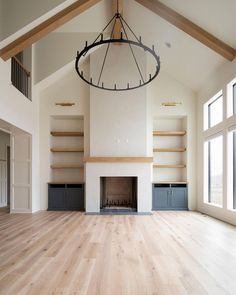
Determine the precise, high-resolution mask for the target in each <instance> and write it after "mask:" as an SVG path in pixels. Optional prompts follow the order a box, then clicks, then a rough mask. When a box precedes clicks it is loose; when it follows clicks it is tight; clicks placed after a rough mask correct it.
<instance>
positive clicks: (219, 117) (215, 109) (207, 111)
mask: <svg viewBox="0 0 236 295" xmlns="http://www.w3.org/2000/svg"><path fill="white" fill-rule="evenodd" d="M222 121H223V94H222V91H220V92H219V93H217V94H216V95H215V96H214V97H213V98H212V99H210V100H209V101H208V102H207V103H206V104H205V105H204V127H205V128H204V129H205V130H206V129H208V128H211V127H213V126H215V125H217V124H218V123H220V122H222Z"/></svg>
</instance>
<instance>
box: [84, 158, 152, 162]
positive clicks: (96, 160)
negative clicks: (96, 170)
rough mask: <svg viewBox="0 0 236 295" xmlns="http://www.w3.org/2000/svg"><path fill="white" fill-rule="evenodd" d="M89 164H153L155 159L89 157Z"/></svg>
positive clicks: (87, 160) (85, 160)
mask: <svg viewBox="0 0 236 295" xmlns="http://www.w3.org/2000/svg"><path fill="white" fill-rule="evenodd" d="M84 162H88V163H152V162H153V157H88V158H85V159H84Z"/></svg>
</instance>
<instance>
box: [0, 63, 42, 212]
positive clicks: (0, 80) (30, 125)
mask: <svg viewBox="0 0 236 295" xmlns="http://www.w3.org/2000/svg"><path fill="white" fill-rule="evenodd" d="M0 119H1V120H3V121H5V122H7V123H8V124H9V125H10V126H11V127H10V129H11V130H13V131H11V132H13V133H12V134H14V130H15V128H18V129H21V130H22V131H24V132H26V133H28V134H30V135H31V136H32V145H33V146H34V151H33V153H32V165H33V169H32V171H33V172H32V171H31V173H33V175H32V183H33V184H35V185H34V189H33V190H32V195H33V199H34V200H35V201H36V200H37V201H36V203H35V202H34V201H33V202H32V208H31V209H32V210H33V211H37V210H39V207H38V205H37V204H38V200H39V190H38V187H37V178H38V158H37V155H38V146H39V145H38V129H37V128H38V107H37V98H36V97H35V98H34V99H33V100H32V101H30V100H28V99H27V98H26V97H25V96H24V95H23V94H22V93H21V92H20V91H18V90H17V89H16V88H15V87H14V86H13V85H12V83H11V60H8V61H7V62H4V61H2V60H0ZM27 212H28V211H27Z"/></svg>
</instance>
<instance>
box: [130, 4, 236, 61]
mask: <svg viewBox="0 0 236 295" xmlns="http://www.w3.org/2000/svg"><path fill="white" fill-rule="evenodd" d="M135 1H136V2H138V3H139V4H141V5H143V6H144V7H146V8H147V9H149V10H151V11H152V12H154V13H156V14H157V15H159V16H160V17H162V18H163V19H165V20H166V21H168V22H169V23H171V24H172V25H174V26H176V27H177V28H178V29H180V30H182V31H184V32H185V33H187V34H189V35H190V36H191V37H193V38H195V39H196V40H198V41H200V42H201V43H203V44H204V45H206V46H207V47H209V48H211V49H212V50H214V51H215V52H217V53H218V54H220V55H221V56H223V57H224V58H226V59H228V60H229V61H232V60H233V59H234V58H235V57H236V50H235V49H234V48H232V47H231V46H229V45H227V44H226V43H224V42H222V41H221V40H219V39H218V38H216V37H215V36H213V35H212V34H210V33H209V32H207V31H205V30H204V29H202V28H201V27H199V26H198V25H196V24H194V23H193V22H191V21H190V20H188V19H187V18H185V17H184V16H182V15H181V14H179V13H177V12H176V11H174V10H173V9H171V8H169V7H168V6H166V5H165V4H163V3H161V2H160V1H158V0H135Z"/></svg>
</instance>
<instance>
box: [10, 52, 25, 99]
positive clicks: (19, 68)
mask: <svg viewBox="0 0 236 295" xmlns="http://www.w3.org/2000/svg"><path fill="white" fill-rule="evenodd" d="M11 82H12V84H13V85H14V86H15V87H16V88H17V89H18V90H19V91H20V92H21V93H23V94H24V95H25V96H26V97H27V98H29V99H30V91H29V86H30V72H29V71H28V70H27V69H26V68H25V67H24V65H23V64H22V63H21V62H20V61H19V60H18V59H17V58H16V57H15V56H14V57H12V59H11Z"/></svg>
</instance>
